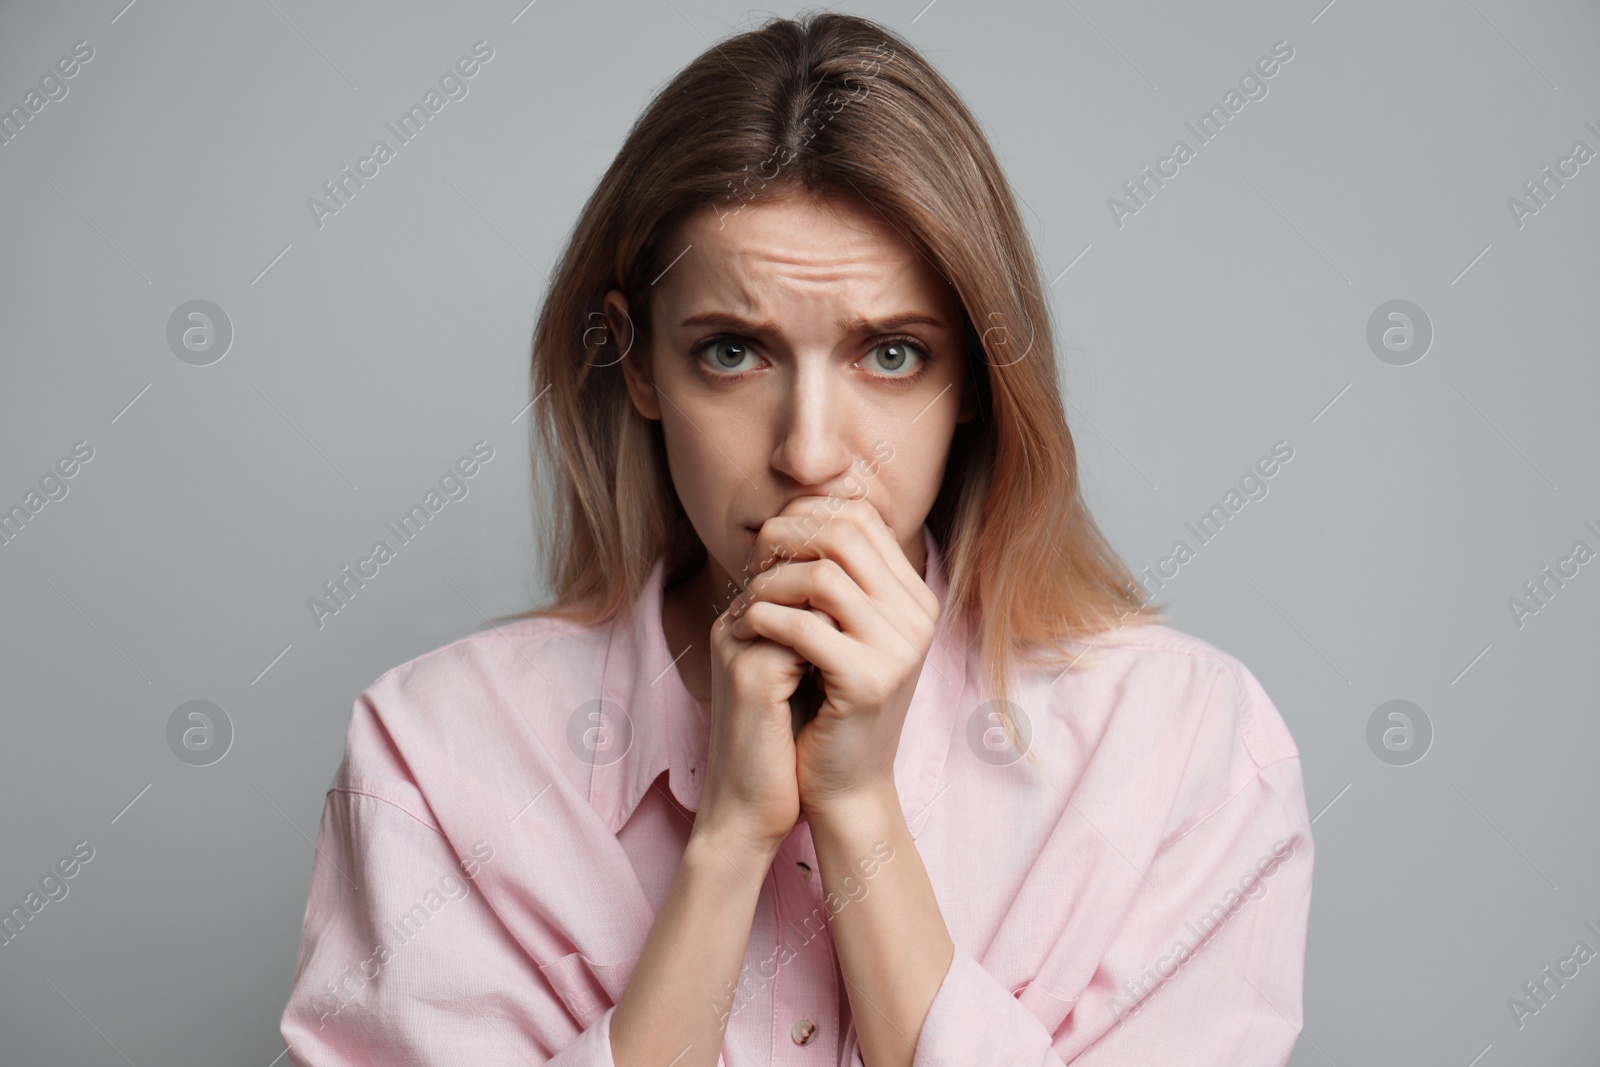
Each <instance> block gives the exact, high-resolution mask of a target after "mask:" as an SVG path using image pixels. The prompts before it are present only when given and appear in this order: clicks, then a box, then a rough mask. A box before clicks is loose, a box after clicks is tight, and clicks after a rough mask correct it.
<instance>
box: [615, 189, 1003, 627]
mask: <svg viewBox="0 0 1600 1067" xmlns="http://www.w3.org/2000/svg"><path fill="white" fill-rule="evenodd" d="M668 247H669V249H686V251H685V252H684V253H683V254H682V255H681V256H680V257H678V258H677V259H676V261H674V262H673V263H672V265H671V266H670V267H668V268H667V270H666V271H665V272H664V273H663V275H662V276H661V278H660V279H659V280H658V281H657V282H656V283H655V285H654V287H653V289H652V294H653V295H652V300H653V307H652V311H653V315H652V327H653V330H654V336H653V338H652V343H651V346H650V351H649V352H648V353H641V352H631V353H629V354H628V356H627V357H625V358H624V359H623V361H622V363H623V373H624V375H625V377H626V380H627V382H628V388H629V393H630V395H631V397H632V399H633V403H634V406H635V407H636V408H637V409H638V410H639V413H640V414H641V415H643V416H644V417H645V418H647V419H659V420H661V424H662V433H663V436H664V438H665V441H666V449H667V458H668V466H669V468H670V470H671V473H672V481H673V485H674V486H675V488H676V489H677V493H678V497H679V499H680V500H681V501H682V503H683V508H684V511H685V512H686V513H687V514H688V516H689V521H690V522H691V523H692V524H693V525H694V528H695V531H696V533H698V534H699V536H700V540H701V542H702V543H703V544H704V545H705V546H706V551H707V554H708V555H709V556H710V558H711V561H712V564H713V570H712V574H711V576H710V577H711V578H712V580H713V582H714V583H715V584H714V585H713V586H712V588H713V590H714V591H715V596H716V600H717V602H718V603H719V604H720V603H723V602H725V601H726V600H727V599H728V597H729V596H731V587H730V585H729V583H730V579H731V578H732V577H733V576H738V575H742V574H743V572H744V568H745V565H746V563H747V559H748V556H749V553H750V549H751V547H752V545H753V543H754V536H753V534H752V533H750V532H749V531H751V530H753V529H754V528H756V527H759V526H760V525H761V524H762V523H763V522H764V521H765V520H767V519H769V518H771V517H772V516H774V515H777V514H778V513H779V512H781V511H782V510H783V509H784V507H785V505H787V504H788V503H789V502H790V501H792V500H794V499H796V498H797V497H802V496H811V495H818V496H827V495H829V494H833V495H838V496H847V497H863V496H864V497H865V498H866V499H867V500H868V501H869V502H870V503H872V504H873V505H874V506H875V507H876V508H877V510H878V512H879V513H880V514H881V515H882V516H883V520H884V522H885V523H886V524H887V525H888V526H889V528H890V529H891V530H893V531H894V535H895V539H896V541H898V542H899V544H900V547H901V549H902V551H904V552H905V554H906V557H907V559H909V560H910V562H911V564H912V565H913V566H914V567H916V568H917V570H918V572H919V573H922V572H923V570H924V567H925V563H926V560H925V559H924V555H925V553H924V546H923V542H922V524H923V522H924V520H925V519H926V518H927V515H928V512H929V510H930V509H931V508H932V506H933V501H934V498H935V497H936V496H937V495H938V492H939V485H940V482H941V480H942V478H943V475H944V468H945V460H946V458H947V456H948V455H949V451H950V441H951V437H952V436H953V434H954V431H955V427H956V424H957V423H961V422H966V421H967V420H968V419H970V418H972V417H973V415H974V414H975V413H976V406H975V403H974V401H973V399H972V398H971V397H970V396H969V395H968V394H969V393H970V389H964V385H965V360H966V355H965V352H964V348H963V337H962V329H961V324H962V318H961V304H960V301H959V300H958V299H957V297H956V295H955V292H954V290H952V289H951V288H950V286H949V285H948V284H947V283H946V282H945V280H944V278H943V277H941V276H940V274H939V272H938V271H936V270H935V269H934V268H933V267H932V266H931V265H930V264H929V263H928V262H927V261H926V260H924V259H923V258H922V257H921V256H919V255H918V254H917V253H916V252H915V251H914V250H913V249H912V248H911V247H910V246H909V245H908V244H907V243H906V242H905V241H904V240H902V239H901V238H900V237H899V235H898V234H897V233H896V232H895V231H894V230H893V229H892V228H891V227H889V226H888V225H887V224H886V223H885V222H884V221H883V220H882V218H881V217H879V216H878V215H877V214H876V213H875V212H874V211H872V210H871V209H870V208H865V207H861V206H858V205H856V204H854V203H844V202H838V201H828V202H826V203H818V202H816V201H814V200H813V199H811V198H809V197H806V196H801V195H792V196H785V197H782V198H774V199H772V200H770V201H762V202H759V203H755V204H747V205H746V206H745V207H744V208H743V209H742V210H739V211H737V212H730V213H724V214H722V215H720V216H719V214H718V213H717V211H716V210H714V209H711V208H708V209H707V210H705V211H704V212H701V213H698V214H696V215H693V216H691V217H690V218H689V219H688V220H687V221H686V222H685V223H684V224H683V226H682V227H681V228H680V230H679V232H678V234H677V240H676V241H675V243H671V244H669V246H668ZM669 254H671V253H670V252H669ZM606 310H607V317H608V322H609V323H610V327H611V330H612V336H614V337H616V338H618V340H619V343H620V344H621V345H623V346H624V348H626V346H627V345H628V344H629V339H630V338H631V337H632V336H633V331H632V329H631V325H630V323H629V320H628V318H627V301H626V299H625V298H624V297H623V296H622V294H621V293H620V292H618V291H616V290H613V291H611V292H610V293H608V294H607V296H606ZM641 355H644V356H646V358H647V359H648V367H642V366H641V365H640V362H641V361H640V356H641ZM821 503H822V502H817V506H818V508H819V513H818V518H819V519H825V517H826V511H825V509H823V508H822V506H821Z"/></svg>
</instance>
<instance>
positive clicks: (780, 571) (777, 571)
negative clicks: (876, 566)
mask: <svg viewBox="0 0 1600 1067" xmlns="http://www.w3.org/2000/svg"><path fill="white" fill-rule="evenodd" d="M763 601H764V602H767V603H772V604H784V605H787V606H790V607H810V608H818V609H821V610H822V611H823V612H825V613H826V614H827V616H828V617H829V618H830V621H831V622H832V623H833V624H835V625H837V627H838V628H839V629H840V630H841V631H843V632H844V633H846V634H848V635H849V636H851V637H853V638H855V639H856V640H857V641H860V642H862V643H863V644H866V645H870V646H873V647H877V648H883V647H886V646H888V645H889V644H890V643H892V642H894V641H896V640H897V639H898V638H897V634H899V633H900V631H901V627H898V626H896V625H895V624H894V623H892V622H891V621H890V620H889V619H888V618H887V617H886V615H885V612H884V611H883V610H882V609H881V608H880V607H879V605H877V604H875V603H873V601H872V600H871V598H870V597H868V596H867V594H866V592H865V591H864V590H862V588H861V587H860V586H858V585H857V584H856V583H855V581H854V580H853V579H852V578H851V577H850V575H849V574H848V573H847V572H846V571H845V570H844V568H843V567H841V566H840V565H839V564H838V563H837V562H836V561H834V560H832V559H815V560H793V561H790V562H786V563H779V564H777V565H776V566H774V567H772V568H770V569H768V570H766V571H763V572H762V573H761V574H760V575H759V576H757V578H756V580H755V581H753V582H752V583H751V585H750V602H751V603H757V602H763ZM746 610H748V608H747V609H746Z"/></svg>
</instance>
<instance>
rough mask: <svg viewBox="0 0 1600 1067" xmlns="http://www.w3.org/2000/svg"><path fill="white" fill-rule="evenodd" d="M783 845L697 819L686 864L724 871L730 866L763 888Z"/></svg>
mask: <svg viewBox="0 0 1600 1067" xmlns="http://www.w3.org/2000/svg"><path fill="white" fill-rule="evenodd" d="M780 844H782V842H781V841H772V840H768V839H765V838H763V837H761V836H759V835H756V834H751V833H749V832H746V831H744V830H741V829H738V828H736V827H731V826H726V825H723V824H720V823H713V822H710V821H708V820H702V819H696V820H695V824H694V829H693V830H691V831H690V833H689V843H688V845H687V846H686V848H685V851H684V861H685V862H698V863H700V864H701V865H702V866H705V867H707V868H710V869H721V870H724V871H726V870H728V869H729V868H730V866H731V867H732V869H734V870H737V871H739V873H741V874H743V875H744V876H745V877H746V878H747V879H749V880H750V881H752V882H754V883H756V884H757V885H760V883H761V881H762V879H764V878H765V877H766V876H767V869H768V868H769V867H771V866H772V861H773V860H774V859H776V858H777V855H778V846H779V845H780Z"/></svg>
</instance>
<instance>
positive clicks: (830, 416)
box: [772, 359, 853, 489]
mask: <svg viewBox="0 0 1600 1067" xmlns="http://www.w3.org/2000/svg"><path fill="white" fill-rule="evenodd" d="M831 362H832V361H831V360H828V359H815V360H807V359H797V360H795V361H794V364H793V366H794V368H795V369H794V374H793V377H792V378H791V379H790V382H789V392H788V394H787V395H786V396H784V397H782V398H781V399H780V401H779V403H780V410H779V411H778V428H777V432H778V442H777V446H776V447H775V449H774V450H773V453H772V467H773V469H774V470H776V471H779V472H781V473H783V474H785V475H787V476H788V477H790V478H792V479H793V480H794V481H795V482H797V483H798V484H799V485H801V486H805V487H811V488H817V489H822V488H824V487H825V486H826V485H827V484H828V483H831V482H833V481H834V480H835V479H837V478H839V477H840V476H842V475H844V474H846V473H847V472H848V471H849V470H850V466H851V463H852V462H853V457H852V455H851V452H850V444H849V442H850V439H851V437H850V426H849V425H848V420H849V419H850V417H851V416H850V414H849V412H847V411H846V410H845V405H843V404H842V403H841V399H842V398H841V396H840V395H839V388H840V383H838V382H837V381H836V377H837V376H836V375H835V374H834V372H833V368H832V367H831V366H830V365H829V364H830V363H831Z"/></svg>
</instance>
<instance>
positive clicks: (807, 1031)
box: [789, 1019, 817, 1045]
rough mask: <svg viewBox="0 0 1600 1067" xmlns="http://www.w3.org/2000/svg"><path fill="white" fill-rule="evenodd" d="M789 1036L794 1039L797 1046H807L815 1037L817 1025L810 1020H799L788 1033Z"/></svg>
mask: <svg viewBox="0 0 1600 1067" xmlns="http://www.w3.org/2000/svg"><path fill="white" fill-rule="evenodd" d="M789 1036H790V1037H792V1038H794V1043H795V1044H797V1045H809V1044H811V1041H812V1039H813V1038H815V1037H816V1036H817V1024H816V1023H814V1022H812V1021H811V1020H810V1019H801V1020H800V1021H799V1022H797V1023H795V1024H794V1029H793V1030H790V1031H789Z"/></svg>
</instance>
